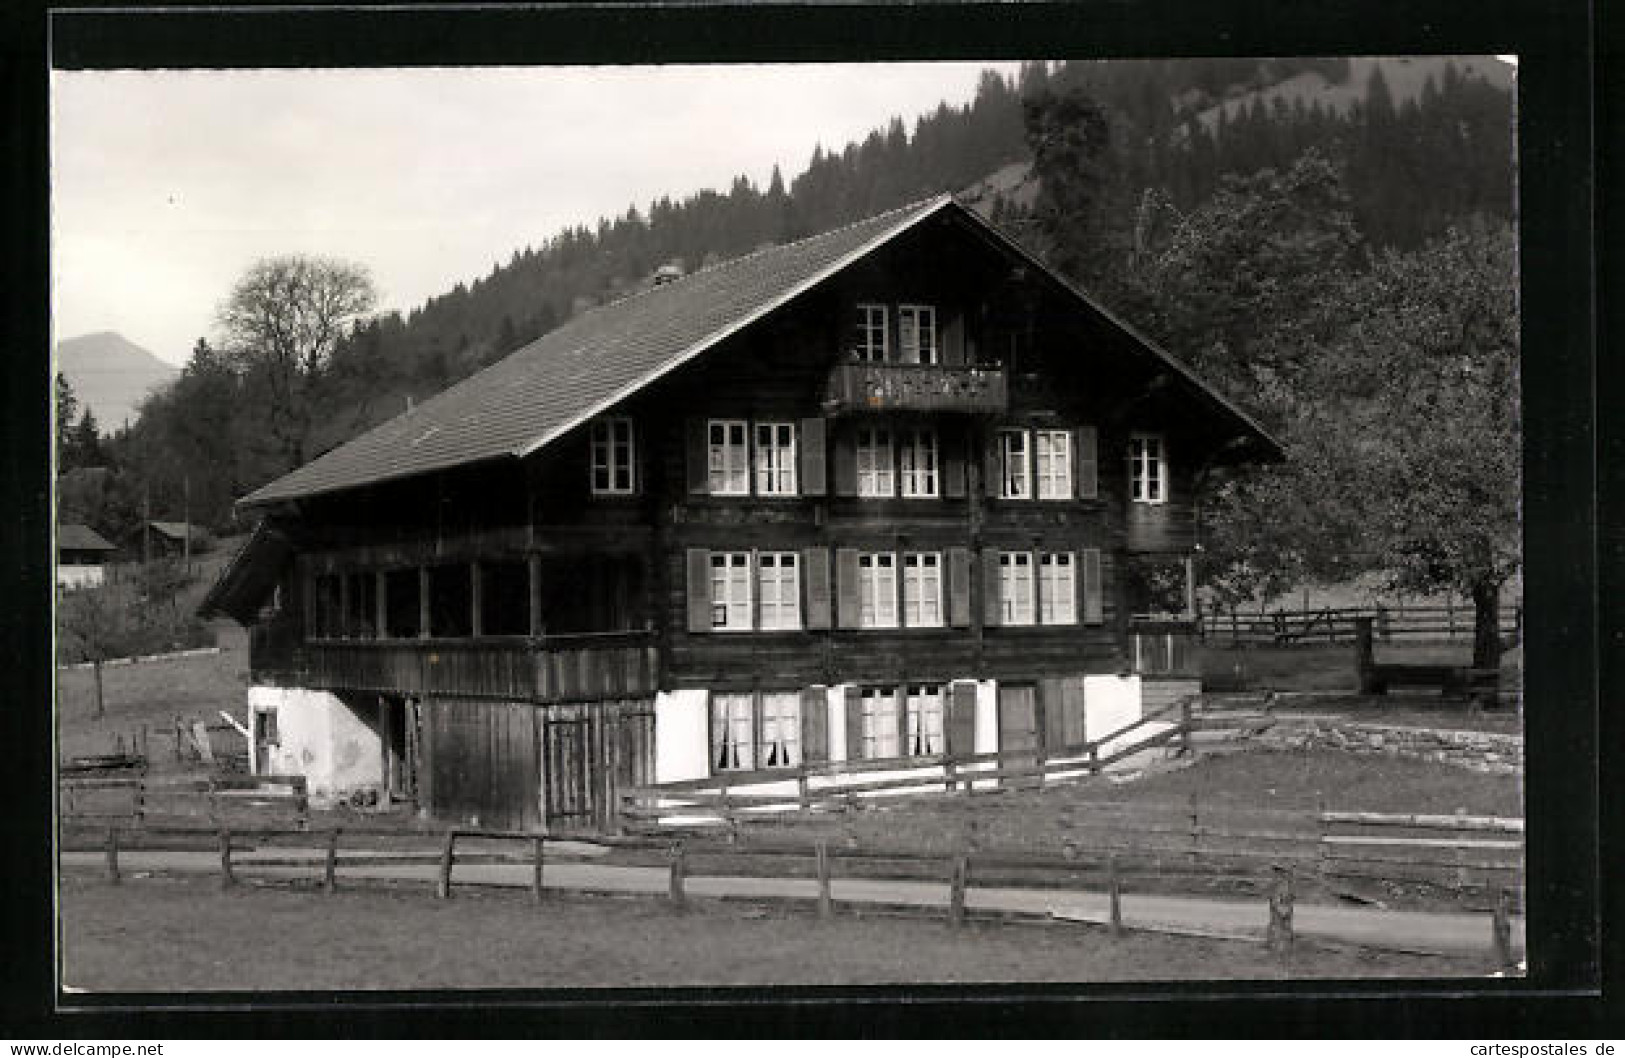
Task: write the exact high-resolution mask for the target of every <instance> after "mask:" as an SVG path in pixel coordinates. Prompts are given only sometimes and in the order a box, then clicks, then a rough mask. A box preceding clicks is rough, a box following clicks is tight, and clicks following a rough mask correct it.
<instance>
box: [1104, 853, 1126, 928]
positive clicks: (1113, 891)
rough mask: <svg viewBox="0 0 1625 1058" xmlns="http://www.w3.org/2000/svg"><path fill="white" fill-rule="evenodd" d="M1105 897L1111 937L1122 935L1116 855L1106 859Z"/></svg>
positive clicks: (1119, 883) (1112, 854)
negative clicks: (1107, 901) (1109, 911)
mask: <svg viewBox="0 0 1625 1058" xmlns="http://www.w3.org/2000/svg"><path fill="white" fill-rule="evenodd" d="M1106 896H1107V898H1108V899H1109V900H1110V902H1111V918H1110V923H1111V930H1112V936H1114V937H1121V936H1122V935H1123V883H1122V881H1121V879H1119V878H1118V876H1117V853H1115V852H1113V853H1111V854H1109V855H1108V856H1107V857H1106Z"/></svg>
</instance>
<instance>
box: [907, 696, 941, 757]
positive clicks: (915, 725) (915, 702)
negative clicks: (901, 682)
mask: <svg viewBox="0 0 1625 1058" xmlns="http://www.w3.org/2000/svg"><path fill="white" fill-rule="evenodd" d="M942 692H943V687H942V684H940V683H911V684H909V685H908V687H907V697H906V699H905V701H904V705H903V745H902V755H903V756H905V757H935V756H940V755H941V754H942V753H943V752H945V751H946V750H947V748H948V747H947V742H946V740H945V739H944V738H943V733H942V722H943V693H942Z"/></svg>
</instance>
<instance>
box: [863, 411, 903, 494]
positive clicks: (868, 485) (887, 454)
mask: <svg viewBox="0 0 1625 1058" xmlns="http://www.w3.org/2000/svg"><path fill="white" fill-rule="evenodd" d="M896 491H897V489H896V483H895V479H894V477H893V474H892V446H891V431H890V430H886V429H881V428H876V427H863V428H861V429H859V430H858V495H859V496H891V495H892V494H893V493H895V492H896Z"/></svg>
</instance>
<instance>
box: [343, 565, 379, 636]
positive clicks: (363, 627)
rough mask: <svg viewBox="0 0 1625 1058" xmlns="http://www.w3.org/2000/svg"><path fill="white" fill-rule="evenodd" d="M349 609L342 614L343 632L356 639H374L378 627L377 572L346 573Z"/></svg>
mask: <svg viewBox="0 0 1625 1058" xmlns="http://www.w3.org/2000/svg"><path fill="white" fill-rule="evenodd" d="M345 580H346V581H347V582H348V592H347V594H348V596H349V598H348V600H347V604H348V606H349V609H348V610H347V611H346V612H345V614H344V634H345V636H347V637H351V638H358V639H376V638H377V628H378V574H376V573H374V572H372V571H371V570H369V571H367V572H365V573H348V574H346V575H345Z"/></svg>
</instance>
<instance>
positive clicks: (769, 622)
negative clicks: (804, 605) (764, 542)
mask: <svg viewBox="0 0 1625 1058" xmlns="http://www.w3.org/2000/svg"><path fill="white" fill-rule="evenodd" d="M798 557H799V556H797V555H796V553H795V552H794V551H764V552H762V553H761V554H760V555H758V556H757V557H756V597H757V600H758V603H757V605H758V609H759V610H760V611H761V621H762V623H761V627H763V628H800V627H801V581H800V577H799V575H798V570H799V567H798V565H797V561H798Z"/></svg>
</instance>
